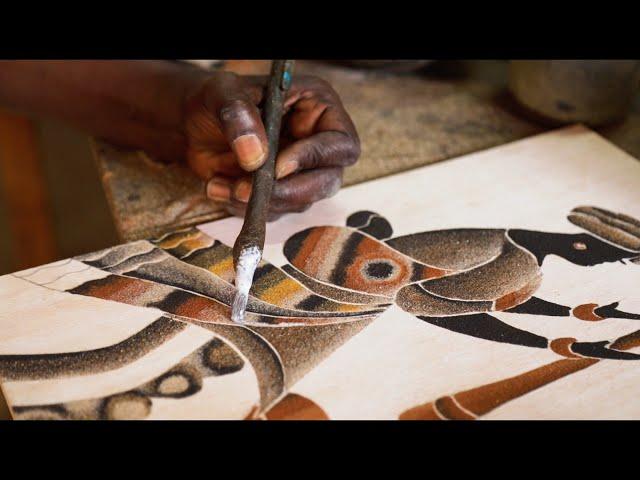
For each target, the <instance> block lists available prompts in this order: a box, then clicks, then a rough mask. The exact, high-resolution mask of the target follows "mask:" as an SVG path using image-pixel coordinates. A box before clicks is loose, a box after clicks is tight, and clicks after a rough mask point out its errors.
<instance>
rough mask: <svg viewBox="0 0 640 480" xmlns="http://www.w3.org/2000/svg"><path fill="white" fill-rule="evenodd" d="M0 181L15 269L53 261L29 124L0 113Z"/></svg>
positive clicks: (49, 225)
mask: <svg viewBox="0 0 640 480" xmlns="http://www.w3.org/2000/svg"><path fill="white" fill-rule="evenodd" d="M0 179H2V188H1V190H2V191H3V193H4V201H5V202H6V205H7V214H8V223H9V228H10V233H11V236H12V240H13V242H12V243H13V258H14V265H15V268H18V269H21V268H28V267H31V266H34V265H39V264H42V263H47V262H50V261H52V260H54V259H55V258H56V255H57V249H56V243H55V238H54V233H53V225H52V221H51V214H50V206H49V197H48V193H47V188H46V183H45V178H44V174H43V170H42V165H41V160H40V155H39V152H38V135H37V132H36V129H35V126H34V124H33V122H32V121H31V120H30V119H29V118H27V117H25V116H22V115H18V114H14V113H11V112H8V111H5V110H0Z"/></svg>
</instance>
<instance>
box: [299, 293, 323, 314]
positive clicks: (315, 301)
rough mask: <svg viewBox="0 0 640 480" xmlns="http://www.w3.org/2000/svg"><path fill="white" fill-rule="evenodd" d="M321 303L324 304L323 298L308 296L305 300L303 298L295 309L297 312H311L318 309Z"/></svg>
mask: <svg viewBox="0 0 640 480" xmlns="http://www.w3.org/2000/svg"><path fill="white" fill-rule="evenodd" d="M323 302H324V298H322V297H320V296H318V295H309V296H308V297H307V298H305V299H304V300H302V301H301V302H298V304H297V305H296V306H295V308H296V309H297V310H306V311H309V310H310V311H313V310H315V309H316V308H319V307H320V306H321V305H322V303H323Z"/></svg>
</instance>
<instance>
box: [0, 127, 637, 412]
mask: <svg viewBox="0 0 640 480" xmlns="http://www.w3.org/2000/svg"><path fill="white" fill-rule="evenodd" d="M639 200H640V162H638V161H637V160H636V159H634V158H633V157H631V156H629V155H628V154H626V153H624V152H623V151H621V150H619V149H618V148H616V147H615V146H613V145H612V144H610V143H609V142H607V141H605V140H604V139H602V138H601V137H600V136H599V135H597V134H595V133H594V132H592V131H590V130H588V129H586V128H584V127H581V126H574V127H569V128H565V129H560V130H557V131H554V132H550V133H545V134H542V135H539V136H536V137H531V138H528V139H525V140H521V141H517V142H514V143H512V144H509V145H504V146H500V147H496V148H493V149H489V150H486V151H483V152H479V153H474V154H471V155H467V156H464V157H459V158H457V159H454V160H450V161H446V162H444V163H441V164H439V165H434V166H429V167H424V168H420V169H416V170H412V171H409V172H405V173H402V174H399V175H394V176H391V177H387V178H384V179H379V180H375V181H371V182H368V183H366V184H361V185H358V186H354V187H350V188H346V189H343V190H342V191H341V192H339V193H338V194H337V195H336V196H335V197H333V198H331V199H327V200H324V201H322V202H318V203H317V204H315V205H314V206H313V207H312V208H311V209H310V210H308V211H307V212H305V213H303V214H294V215H289V216H285V217H283V218H282V219H280V220H279V221H277V222H275V223H272V224H270V225H269V227H268V233H267V245H266V248H265V254H264V262H263V264H262V266H261V269H260V270H259V275H258V278H257V279H256V283H255V285H254V289H253V290H252V292H253V297H252V301H251V302H250V306H249V310H248V311H249V315H248V319H247V324H245V325H236V324H233V323H232V322H231V321H230V320H229V315H228V312H229V309H228V305H229V303H230V298H231V296H232V294H233V287H232V281H233V271H232V265H231V263H230V252H229V248H228V247H230V246H231V245H232V244H233V241H234V240H235V236H236V235H237V233H238V231H239V229H240V226H241V220H239V219H234V218H229V219H225V220H221V221H218V222H212V223H209V224H204V225H201V226H199V227H198V229H185V230H182V231H179V232H175V233H171V234H167V235H165V236H163V237H160V238H157V239H152V240H150V241H139V242H133V243H131V244H126V245H124V246H118V247H114V248H112V249H108V250H106V251H102V252H96V253H94V254H87V255H82V256H79V257H76V258H74V259H69V260H63V261H60V262H56V263H54V264H50V265H47V266H43V267H37V268H34V269H30V270H25V271H23V272H17V273H15V274H11V275H6V276H4V277H0V305H2V308H1V309H0V379H1V380H0V381H1V386H2V389H3V392H4V394H5V396H6V398H7V402H8V404H9V406H10V408H11V410H12V414H13V415H14V417H15V418H67V419H74V418H78V419H85V418H86V419H98V418H99V419H107V418H108V419H111V418H113V419H119V418H146V419H199V418H203V419H218V418H223V419H243V418H252V419H287V418H304V419H321V418H323V419H324V418H330V419H398V418H401V419H442V418H465V419H475V418H481V419H514V418H516V419H558V418H563V419H564V418H570V419H583V418H584V419H591V418H593V419H601V418H607V419H608V418H639V417H640V402H637V401H636V400H635V399H636V398H637V397H638V394H640V382H638V379H640V369H639V367H640V363H638V361H637V359H638V358H640V334H637V333H636V332H637V331H638V330H640V322H639V321H638V320H640V315H639V314H640V295H638V292H637V286H638V285H640V265H639V264H638V262H637V261H635V260H636V257H638V256H639V255H640V222H639V221H638V220H637V219H640V201H639ZM594 207H595V208H594ZM620 214H623V215H620Z"/></svg>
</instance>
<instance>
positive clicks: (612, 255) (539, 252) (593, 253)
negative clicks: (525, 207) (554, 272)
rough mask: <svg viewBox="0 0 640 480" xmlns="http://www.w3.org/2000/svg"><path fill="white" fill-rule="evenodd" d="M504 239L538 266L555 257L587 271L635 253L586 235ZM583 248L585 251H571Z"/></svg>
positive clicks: (521, 234)
mask: <svg viewBox="0 0 640 480" xmlns="http://www.w3.org/2000/svg"><path fill="white" fill-rule="evenodd" d="M507 235H508V236H509V237H510V238H511V239H512V240H513V241H514V242H515V243H516V244H517V245H519V246H521V247H523V248H525V249H526V250H528V251H529V252H531V253H532V254H534V255H535V256H536V258H537V260H538V265H542V262H543V261H544V257H546V256H547V255H551V254H554V255H558V256H560V257H562V258H564V259H565V260H568V261H570V262H571V263H575V264H576V265H581V266H583V267H589V266H593V265H598V264H599V263H605V262H617V261H618V260H622V259H625V258H632V257H634V256H636V255H637V253H634V252H630V251H627V250H623V249H621V248H618V247H614V246H613V245H611V244H609V243H606V242H603V241H602V240H600V239H598V238H596V237H594V236H592V235H589V234H586V233H575V234H569V233H549V232H536V231H533V230H519V229H510V230H507ZM576 243H581V244H584V247H586V248H584V249H577V248H575V247H574V245H575V244H576Z"/></svg>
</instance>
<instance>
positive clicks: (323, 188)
mask: <svg viewBox="0 0 640 480" xmlns="http://www.w3.org/2000/svg"><path fill="white" fill-rule="evenodd" d="M343 170H344V169H343V168H342V167H326V168H317V169H314V170H307V171H304V172H301V173H297V174H295V175H291V176H289V177H287V178H284V179H282V180H279V181H277V182H276V184H275V185H274V188H273V193H272V195H271V205H272V206H273V207H274V208H279V206H280V205H282V206H284V208H286V206H287V205H290V206H292V208H295V207H299V206H301V205H307V204H312V203H315V202H317V201H319V200H323V199H325V198H329V197H332V196H334V195H335V194H336V193H338V191H339V190H340V187H341V186H342V173H343Z"/></svg>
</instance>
